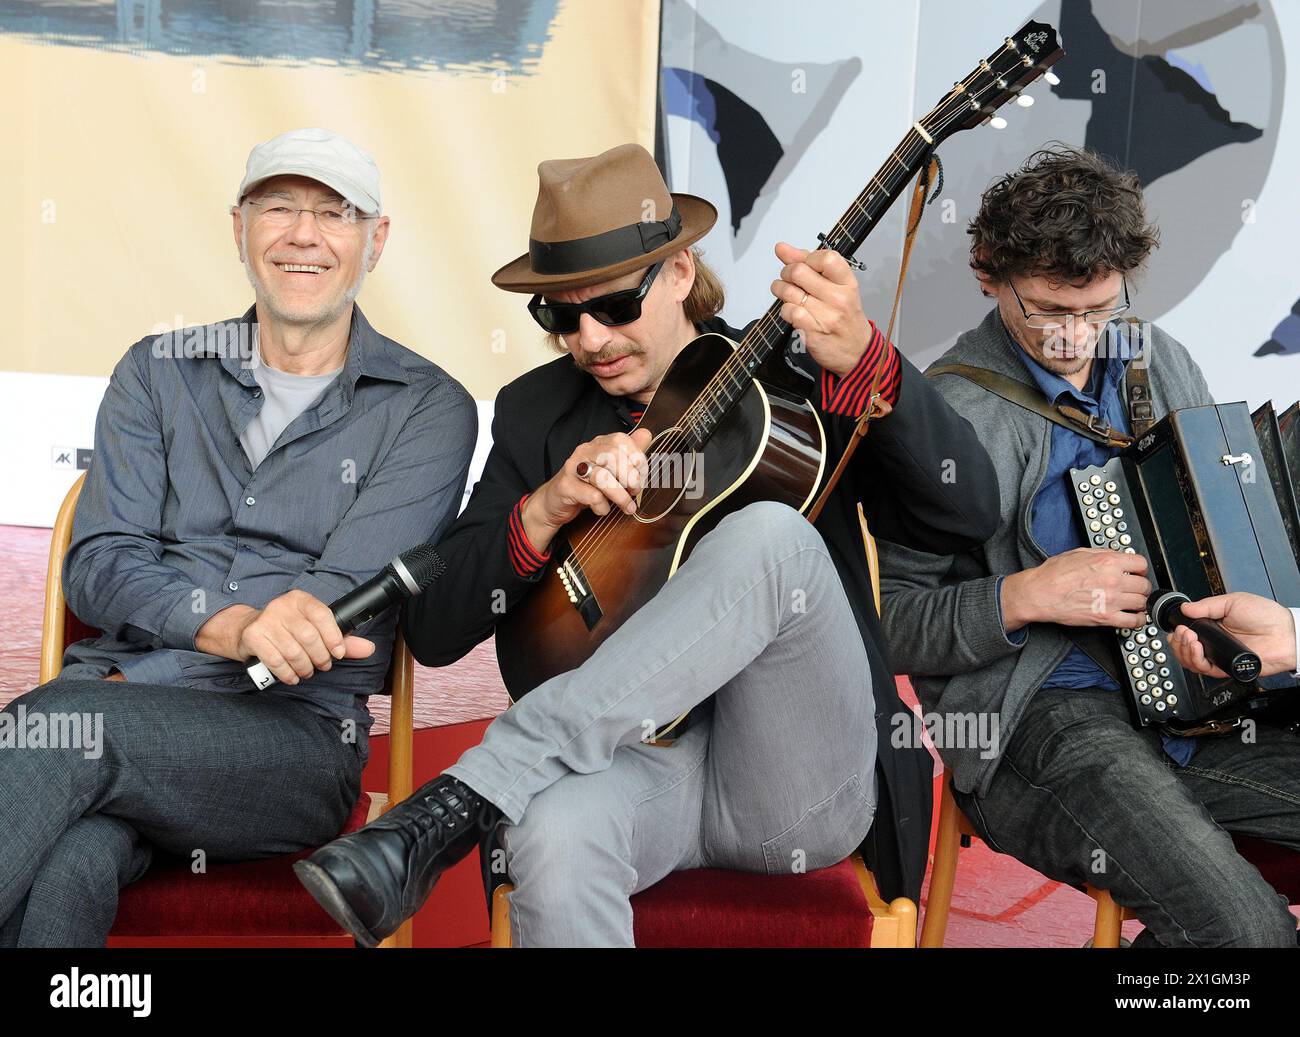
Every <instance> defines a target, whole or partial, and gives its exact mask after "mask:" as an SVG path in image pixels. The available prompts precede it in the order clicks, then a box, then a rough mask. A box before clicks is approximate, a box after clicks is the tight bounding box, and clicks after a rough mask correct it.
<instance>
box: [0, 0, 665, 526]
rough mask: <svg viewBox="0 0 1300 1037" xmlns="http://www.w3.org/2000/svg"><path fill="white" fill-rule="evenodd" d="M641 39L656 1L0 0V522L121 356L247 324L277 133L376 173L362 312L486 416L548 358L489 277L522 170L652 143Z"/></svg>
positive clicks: (523, 230)
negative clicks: (261, 193)
mask: <svg viewBox="0 0 1300 1037" xmlns="http://www.w3.org/2000/svg"><path fill="white" fill-rule="evenodd" d="M658 35H659V3H658V0H618V2H617V3H605V2H595V0H298V2H296V3H293V4H245V3H238V4H232V3H228V2H222V0H83V2H80V3H76V4H70V3H66V2H64V0H0V94H3V96H4V98H5V104H4V109H5V113H6V115H5V135H6V141H7V146H6V148H5V160H4V162H3V163H0V195H2V196H3V197H4V198H6V199H7V203H8V205H9V209H8V221H7V231H8V234H7V242H8V244H9V247H8V248H6V249H4V250H2V252H0V285H3V286H4V287H3V289H0V291H3V292H4V295H5V298H4V300H3V301H4V312H5V314H6V319H7V321H6V322H7V327H6V334H5V336H4V340H3V343H2V344H0V435H3V437H4V442H5V444H6V456H7V457H8V459H9V474H10V480H9V485H10V487H11V492H9V493H7V494H3V495H0V523H17V524H30V525H49V524H50V522H51V521H52V519H53V516H54V511H55V508H56V507H57V504H58V501H59V500H60V499H61V497H62V495H63V493H64V492H65V491H66V489H67V487H68V485H69V484H70V483H71V481H72V479H73V478H75V476H76V472H77V469H78V468H80V467H84V465H85V461H86V458H87V456H88V453H89V449H90V447H91V446H92V438H93V437H92V431H93V421H94V414H95V408H96V406H97V404H98V400H99V397H100V395H102V391H103V385H104V384H105V381H106V378H107V375H108V373H109V372H110V371H111V370H112V368H113V365H114V364H115V363H116V362H117V360H118V359H119V358H120V357H121V355H122V354H123V352H124V351H125V350H126V348H127V347H128V346H129V345H130V344H131V343H133V342H135V341H136V340H138V339H140V338H142V337H144V336H145V335H148V334H156V333H160V332H164V331H167V330H170V329H172V328H176V327H181V326H185V325H190V324H203V323H208V322H210V321H216V320H221V319H224V318H228V317H232V316H236V315H238V314H240V313H242V312H243V311H244V310H245V309H246V308H247V306H248V305H249V304H250V302H251V301H252V290H251V288H250V286H249V284H248V282H247V280H246V279H245V276H244V271H243V269H242V266H241V264H240V262H239V259H238V255H237V251H236V246H235V243H234V238H233V235H232V232H231V218H230V216H229V213H228V210H229V208H230V205H231V204H232V202H233V195H234V193H235V189H236V188H237V187H238V185H239V181H240V179H241V177H242V175H243V169H244V162H245V159H246V157H247V154H248V150H249V148H251V147H252V146H253V145H254V144H256V143H258V142H259V141H263V140H266V139H267V138H269V137H272V136H274V135H276V134H277V133H280V132H282V131H284V130H286V129H291V128H293V127H298V126H325V127H328V128H330V129H333V130H336V131H338V132H340V133H342V134H344V135H346V136H348V137H350V138H351V139H352V140H354V141H355V142H356V143H358V144H359V145H361V146H362V147H364V148H365V149H366V150H368V151H369V152H370V153H371V154H372V155H374V157H375V159H376V161H377V162H378V164H379V167H380V171H381V174H382V183H383V198H384V209H385V211H386V212H387V213H388V214H389V215H390V216H391V217H392V231H391V236H390V238H389V242H388V246H387V249H386V251H385V252H384V255H383V258H382V260H381V262H380V263H379V265H378V267H377V268H376V270H375V272H374V273H373V274H371V275H370V277H369V279H368V280H367V282H366V285H365V287H364V288H363V289H362V292H361V295H360V297H359V300H358V301H359V303H360V304H361V306H362V307H363V309H364V310H365V311H366V314H367V316H368V317H369V318H370V320H371V322H372V323H373V324H374V325H375V326H376V327H377V328H378V329H379V330H381V331H382V332H384V333H385V334H387V335H389V336H390V337H392V338H394V339H396V340H397V341H399V342H401V343H402V344H403V345H405V346H407V347H409V348H411V349H413V350H415V351H417V352H419V353H422V354H423V355H425V356H427V357H429V358H430V359H432V360H434V361H435V362H436V363H438V364H440V365H442V366H443V367H445V368H446V369H447V370H448V371H450V372H451V373H452V374H454V375H455V376H456V377H457V378H458V379H460V381H461V382H463V383H464V384H465V386H466V387H467V388H468V389H469V390H470V392H471V393H473V394H474V395H475V397H476V398H477V399H479V400H480V401H483V403H482V404H481V410H486V411H487V413H488V414H490V409H491V402H490V401H491V400H492V399H493V398H494V397H495V395H496V392H497V390H498V389H499V388H500V387H501V386H502V385H503V384H505V383H506V382H508V381H510V380H511V379H512V378H514V377H516V376H517V375H519V374H521V373H523V372H524V371H526V370H528V369H529V368H531V367H533V366H535V365H536V364H538V363H540V362H541V361H542V360H544V359H546V358H547V357H548V356H550V355H552V354H550V353H549V352H548V350H547V346H546V345H545V343H544V340H543V338H542V336H541V333H540V332H539V331H538V329H537V328H536V326H535V325H533V324H532V322H531V320H530V318H529V317H528V314H527V311H526V310H525V307H524V305H523V303H524V302H525V301H526V300H525V299H524V298H523V297H520V296H517V295H507V294H505V293H502V292H500V291H498V290H496V289H495V288H493V287H492V286H491V284H490V283H489V280H488V279H489V276H490V275H491V273H492V272H493V271H494V270H495V269H496V268H497V267H499V266H501V265H502V264H503V263H505V262H506V261H507V260H510V259H513V258H514V257H515V256H517V255H519V254H520V253H522V252H524V251H526V250H527V245H528V225H529V218H530V215H531V212H532V205H533V201H534V199H535V197H536V191H537V180H536V168H537V163H538V162H539V161H541V160H543V159H548V158H565V157H573V156H579V155H590V154H595V153H597V152H600V151H603V150H605V149H607V148H609V147H612V146H614V145H616V144H620V143H624V142H627V141H637V142H640V143H641V144H643V145H645V146H647V147H651V146H652V144H653V140H654V111H655V93H656V67H657V60H658ZM486 416H487V415H485V417H486ZM486 431H487V430H486V428H485V429H484V433H486Z"/></svg>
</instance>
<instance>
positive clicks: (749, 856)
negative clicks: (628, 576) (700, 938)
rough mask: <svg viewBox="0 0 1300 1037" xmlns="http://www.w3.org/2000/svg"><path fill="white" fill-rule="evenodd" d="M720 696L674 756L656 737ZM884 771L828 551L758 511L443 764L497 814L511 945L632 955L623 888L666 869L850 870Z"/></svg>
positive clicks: (856, 637)
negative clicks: (607, 949) (652, 738)
mask: <svg viewBox="0 0 1300 1037" xmlns="http://www.w3.org/2000/svg"><path fill="white" fill-rule="evenodd" d="M715 693H716V695H715ZM710 695H714V699H713V702H712V703H711V715H709V716H706V717H704V718H703V719H702V720H700V721H698V722H696V721H693V722H692V724H691V726H690V728H689V729H688V730H687V731H686V733H685V734H684V735H682V737H680V738H679V739H678V740H677V741H676V742H675V743H674V744H673V745H672V746H671V747H666V748H665V747H659V746H654V745H648V744H646V743H645V741H644V739H645V737H646V736H647V735H648V734H650V733H651V732H653V731H654V730H655V729H656V728H657V727H660V726H663V725H666V724H667V723H670V722H671V721H672V720H674V719H675V718H676V717H678V716H679V715H680V714H682V713H684V712H686V711H687V710H689V709H691V708H692V707H693V706H696V705H697V704H699V703H701V702H703V701H704V700H705V699H706V698H708V697H709V696H710ZM708 708H709V707H708V706H706V707H705V709H706V711H707V710H708ZM875 760H876V727H875V706H874V701H873V696H872V690H871V675H870V670H869V667H868V662H867V655H866V650H865V649H864V647H863V644H862V638H861V635H860V633H859V631H858V627H857V624H856V622H855V620H854V618H853V614H852V612H851V610H850V607H849V603H848V599H847V597H846V596H845V593H844V588H843V585H842V584H841V582H840V579H839V576H838V574H837V573H836V570H835V567H834V564H833V563H832V561H831V559H830V556H829V554H828V553H827V550H826V545H825V544H824V543H823V541H822V539H821V536H820V534H818V533H817V531H816V530H815V529H814V528H813V527H812V526H811V525H809V523H808V522H807V520H805V519H804V518H803V517H802V516H800V515H799V514H798V513H797V512H795V511H794V510H792V509H790V508H787V507H785V506H783V505H779V504H773V503H762V504H753V505H750V506H749V507H746V508H744V509H743V510H741V511H739V512H736V513H734V514H732V515H730V516H728V517H727V518H725V519H723V520H722V521H721V522H720V523H719V524H718V527H717V528H716V529H714V530H713V531H712V532H710V533H709V534H708V535H706V536H705V537H703V538H702V539H701V541H700V543H699V544H698V545H697V546H696V548H695V550H694V551H693V552H692V554H691V556H690V558H689V559H688V560H687V561H686V562H685V563H684V564H683V565H682V566H681V568H680V569H679V570H678V572H677V573H676V574H675V575H674V576H673V577H672V579H670V580H669V581H668V583H667V584H666V585H665V587H664V588H663V589H662V590H661V591H660V592H659V594H657V595H656V596H655V597H654V598H653V599H652V600H651V601H650V602H648V603H647V604H646V605H645V606H644V607H642V608H641V609H640V610H639V611H638V612H637V613H636V615H634V616H633V617H632V618H631V619H630V620H628V621H627V622H626V623H625V624H624V625H623V627H622V628H620V629H619V630H618V631H617V632H616V633H615V634H614V635H613V636H611V637H610V638H609V639H608V640H607V641H606V642H605V643H604V644H603V645H601V647H600V648H599V649H598V650H597V651H596V652H595V653H594V654H593V655H592V657H591V658H590V659H588V660H587V662H586V663H584V664H583V665H582V666H580V667H578V668H577V669H576V670H571V671H570V672H568V673H565V674H561V675H560V676H558V677H555V678H553V679H552V680H550V681H547V682H546V683H545V684H542V685H541V686H539V687H538V688H537V689H535V690H534V691H532V692H531V693H529V694H528V695H527V696H525V697H524V698H523V699H521V700H520V701H519V703H517V704H516V705H514V706H512V707H511V708H510V709H509V710H507V711H506V712H505V713H504V714H502V715H501V716H500V717H498V718H497V719H496V720H495V721H494V722H493V723H492V724H491V725H489V727H488V729H487V732H486V734H485V736H484V738H483V741H482V742H481V743H480V744H479V745H478V746H476V747H475V748H473V749H470V750H469V751H468V752H466V753H465V754H464V755H463V756H462V757H461V758H460V760H459V761H458V762H457V763H456V765H455V766H453V767H451V768H450V769H449V773H450V774H452V775H454V776H455V777H458V778H460V779H461V780H463V781H464V782H466V783H467V784H468V785H470V786H471V787H472V788H474V789H475V790H476V791H478V792H479V793H480V794H482V795H483V796H485V797H487V798H488V799H489V800H491V801H492V802H493V803H495V804H496V805H497V806H498V807H500V808H501V810H502V811H503V813H504V815H505V818H506V823H505V824H504V825H503V828H502V829H501V830H500V832H499V838H500V841H501V843H502V846H503V848H504V853H505V862H504V863H505V866H506V869H507V871H508V874H509V877H510V879H511V881H512V882H513V883H514V885H515V891H514V892H513V893H512V894H511V910H510V917H511V924H512V927H513V933H512V938H513V941H514V943H515V945H516V946H631V945H632V943H633V931H632V909H631V906H630V904H629V897H630V896H631V895H632V894H633V893H636V892H637V891H639V890H642V889H645V888H646V887H648V886H651V885H653V884H654V883H655V882H658V881H659V880H660V879H662V878H663V877H664V876H665V875H667V874H669V873H670V872H672V871H675V870H679V869H686V868H702V867H724V868H736V869H742V870H746V871H757V872H766V873H768V874H789V873H798V872H802V871H805V870H809V871H810V870H812V869H814V868H820V867H825V866H827V865H830V864H834V863H836V862H838V861H840V860H843V859H844V858H845V857H846V856H848V854H850V853H851V852H852V851H853V849H854V848H855V847H856V846H857V845H858V844H859V843H860V842H861V841H862V839H863V837H864V836H865V835H866V833H867V830H868V828H870V826H871V820H872V816H873V814H874V812H875V803H876V786H875Z"/></svg>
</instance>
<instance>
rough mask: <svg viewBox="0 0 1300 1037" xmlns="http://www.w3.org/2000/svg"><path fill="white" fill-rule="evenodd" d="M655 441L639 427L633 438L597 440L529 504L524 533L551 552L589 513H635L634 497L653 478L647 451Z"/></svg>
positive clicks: (611, 436)
mask: <svg viewBox="0 0 1300 1037" xmlns="http://www.w3.org/2000/svg"><path fill="white" fill-rule="evenodd" d="M651 438H652V434H651V432H650V430H649V429H644V428H639V429H636V430H634V431H633V432H632V433H631V434H630V435H625V434H624V433H622V432H613V433H611V434H609V435H607V436H597V437H596V438H595V439H593V440H591V441H590V442H588V443H583V444H581V445H580V446H578V447H577V448H576V449H575V450H574V451H573V453H572V454H570V455H569V459H568V460H567V461H565V462H564V465H563V467H561V468H560V470H559V471H558V472H556V473H555V475H553V476H552V477H551V478H550V479H548V480H547V481H546V482H544V483H542V485H541V486H539V487H538V488H537V489H536V490H535V491H533V493H531V494H529V496H528V499H527V500H526V501H524V507H523V515H522V517H523V521H524V532H525V533H527V534H528V540H529V542H530V543H531V544H532V545H533V547H534V548H536V549H537V550H538V551H542V552H544V551H546V550H547V549H548V548H549V547H550V544H551V539H552V538H553V537H554V536H555V534H556V533H558V532H559V531H560V530H561V529H562V528H564V526H566V525H568V523H570V522H572V521H573V520H574V519H575V518H577V517H578V515H580V514H581V513H582V512H583V511H584V510H585V509H587V508H590V509H591V510H592V511H594V512H595V513H596V514H597V515H608V514H609V513H610V511H611V510H612V509H614V508H618V509H619V510H621V511H623V512H624V513H625V514H628V515H632V514H634V513H635V512H636V500H635V499H634V498H635V497H636V495H637V494H638V493H639V492H640V491H641V488H642V487H644V486H645V485H646V482H647V479H648V469H647V461H646V455H645V451H646V448H647V447H649V445H650V440H651Z"/></svg>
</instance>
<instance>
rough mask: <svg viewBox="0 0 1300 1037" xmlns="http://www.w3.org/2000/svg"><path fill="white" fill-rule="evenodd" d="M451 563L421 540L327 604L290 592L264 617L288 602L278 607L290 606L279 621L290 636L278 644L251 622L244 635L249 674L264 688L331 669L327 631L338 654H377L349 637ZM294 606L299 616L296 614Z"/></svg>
mask: <svg viewBox="0 0 1300 1037" xmlns="http://www.w3.org/2000/svg"><path fill="white" fill-rule="evenodd" d="M446 567H447V566H446V563H444V562H443V560H442V558H441V557H439V555H438V552H437V551H436V550H434V548H433V547H432V545H430V544H421V545H420V546H419V547H413V548H411V549H410V550H409V551H404V552H403V553H402V554H400V555H398V556H397V557H396V558H394V559H393V560H392V561H391V562H389V563H388V565H386V566H385V567H384V569H383V571H381V572H380V573H379V574H378V575H377V576H375V577H373V578H371V579H370V580H367V581H366V582H365V583H363V584H361V585H360V586H359V587H357V588H355V589H354V590H351V591H349V592H348V593H347V594H345V595H343V597H341V598H339V599H338V600H337V601H335V602H333V603H332V604H331V605H329V606H328V607H326V606H325V605H324V604H322V603H321V602H320V601H317V600H316V599H315V598H313V597H311V595H309V594H307V593H306V592H303V591H291V592H290V593H289V594H287V595H282V596H281V597H280V598H276V599H275V601H273V602H271V604H270V605H268V606H267V609H266V610H264V612H263V613H262V616H261V617H259V618H265V617H266V616H267V614H268V613H270V611H271V608H272V606H278V605H280V604H281V603H283V605H284V607H283V608H280V610H279V611H281V612H283V611H285V609H288V612H289V614H288V616H287V618H285V619H283V620H280V622H281V624H282V626H283V628H284V629H283V632H284V633H285V634H287V635H291V636H289V637H288V638H287V639H284V638H282V639H280V641H279V642H278V644H277V643H276V642H274V641H272V640H271V638H270V634H269V631H265V630H263V631H260V632H258V631H254V632H252V633H250V629H251V626H252V625H251V624H250V628H246V630H245V632H244V634H243V635H241V637H240V644H241V646H243V647H244V648H245V649H248V650H246V651H245V652H244V653H243V654H242V657H243V658H247V657H248V656H249V655H254V656H255V658H254V659H253V661H252V663H251V664H250V665H249V667H248V676H249V677H250V678H251V679H252V681H253V683H254V684H255V685H257V687H258V689H259V690H260V689H265V688H269V687H270V686H271V685H272V684H274V683H275V682H276V681H277V680H283V681H285V682H286V683H289V684H297V683H298V679H299V678H300V677H301V678H305V677H308V676H310V675H311V674H312V673H313V672H314V670H317V669H322V668H324V669H328V668H329V665H330V655H331V653H330V651H329V649H327V648H326V646H325V637H323V636H322V633H321V632H322V631H325V633H326V635H327V636H329V640H330V641H331V642H335V644H336V647H335V650H334V652H333V655H334V656H335V657H336V658H340V659H342V658H353V659H357V658H366V657H367V656H369V655H370V654H371V653H373V652H374V645H373V644H371V643H370V642H369V641H366V640H365V639H364V638H359V637H347V636H346V635H347V634H348V633H349V632H350V631H352V630H355V629H356V628H357V627H359V626H361V625H362V624H363V623H367V622H369V621H370V620H372V619H374V618H375V616H377V615H379V614H380V613H381V612H384V611H385V610H387V609H389V608H391V607H392V606H394V605H398V604H401V603H402V602H403V601H405V600H406V599H407V598H410V597H412V596H414V595H416V594H419V593H420V591H422V590H424V588H425V587H427V586H428V585H429V584H430V583H432V582H433V581H434V580H435V579H436V578H437V577H439V576H441V575H442V573H443V572H444V570H445V569H446ZM295 609H297V610H298V612H299V613H300V614H299V615H294V610H295ZM264 625H265V624H264ZM334 630H337V631H338V633H339V634H341V635H344V639H343V641H341V642H339V641H337V638H336V637H335V636H331V635H332V634H333V631H334ZM286 640H287V641H288V642H290V643H292V644H293V648H292V649H290V650H289V651H288V652H285V651H284V650H283V649H282V648H281V647H279V646H280V645H283V644H284V643H285V641H286ZM250 642H253V643H251V644H250ZM340 650H341V654H340ZM304 670H305V671H306V672H304Z"/></svg>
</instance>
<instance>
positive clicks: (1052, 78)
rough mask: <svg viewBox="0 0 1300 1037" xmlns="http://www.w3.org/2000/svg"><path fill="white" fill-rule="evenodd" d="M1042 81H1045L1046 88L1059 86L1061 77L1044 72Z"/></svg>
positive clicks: (1053, 73)
mask: <svg viewBox="0 0 1300 1037" xmlns="http://www.w3.org/2000/svg"><path fill="white" fill-rule="evenodd" d="M1043 79H1045V80H1046V81H1047V85H1048V86H1059V85H1060V82H1061V77H1060V76H1058V75H1057V74H1056V73H1055V72H1044V73H1043Z"/></svg>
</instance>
